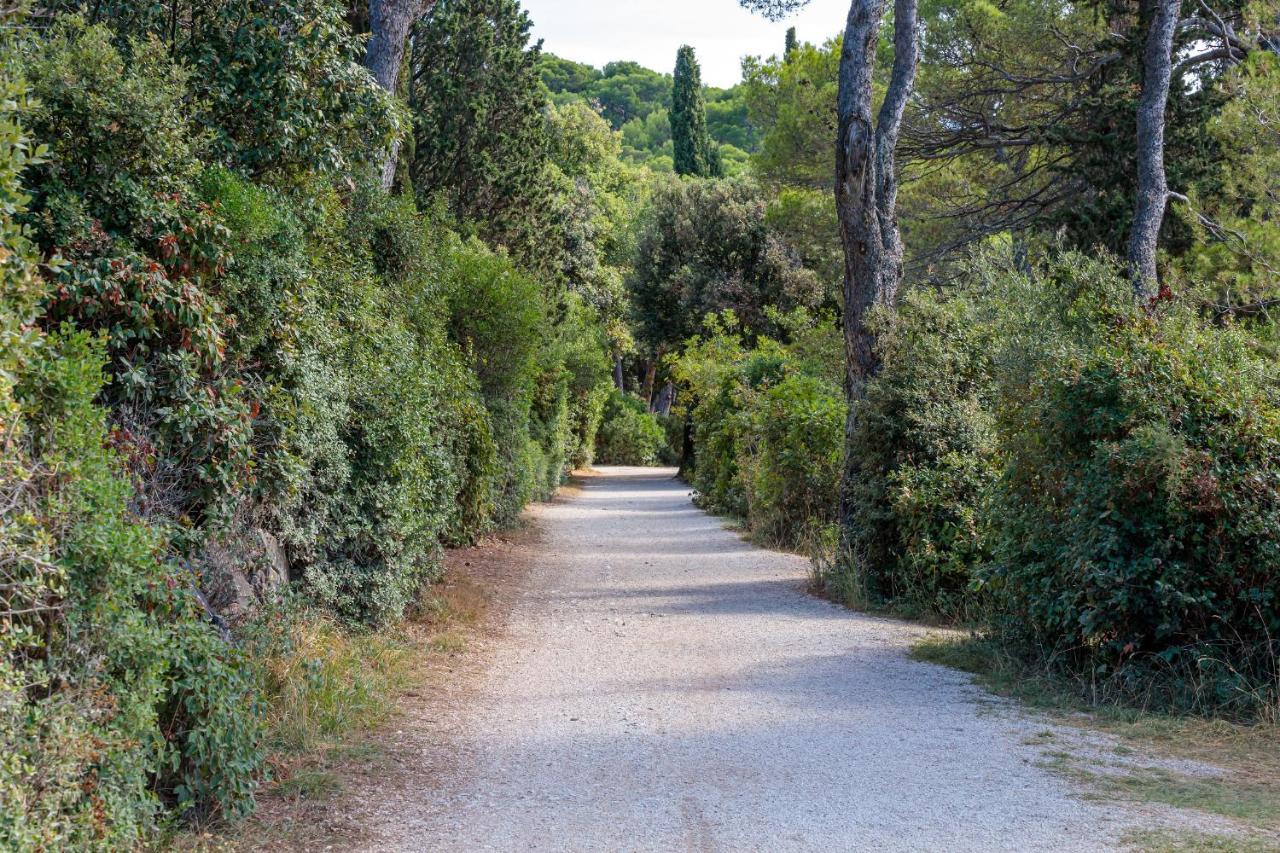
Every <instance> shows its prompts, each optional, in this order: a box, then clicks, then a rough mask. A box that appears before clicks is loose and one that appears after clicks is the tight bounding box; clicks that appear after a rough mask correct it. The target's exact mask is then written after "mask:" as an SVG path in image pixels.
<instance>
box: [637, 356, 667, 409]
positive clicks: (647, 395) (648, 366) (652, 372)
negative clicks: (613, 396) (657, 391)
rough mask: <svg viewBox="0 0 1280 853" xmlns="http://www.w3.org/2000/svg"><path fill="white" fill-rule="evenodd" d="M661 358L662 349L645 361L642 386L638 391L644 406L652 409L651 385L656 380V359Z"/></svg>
mask: <svg viewBox="0 0 1280 853" xmlns="http://www.w3.org/2000/svg"><path fill="white" fill-rule="evenodd" d="M661 358H662V350H658V353H657V355H655V356H654V357H653V358H652V359H651V360H649V361H648V362H646V363H645V369H644V387H643V388H642V389H641V391H640V396H641V397H642V398H643V399H644V406H645V408H646V409H647V410H648V411H650V412H652V411H653V386H654V383H656V382H657V380H658V361H659V360H660V359H661Z"/></svg>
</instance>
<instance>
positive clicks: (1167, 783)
mask: <svg viewBox="0 0 1280 853" xmlns="http://www.w3.org/2000/svg"><path fill="white" fill-rule="evenodd" d="M1090 775H1091V776H1092V778H1091V780H1090V781H1091V782H1092V784H1093V785H1095V786H1097V787H1098V788H1099V789H1101V790H1102V791H1104V792H1106V793H1110V794H1114V795H1116V796H1122V797H1126V798H1128V799H1134V800H1142V801H1144V802H1151V803H1164V804H1165V805H1167V806H1173V807H1174V808H1179V809H1195V810H1197V811H1203V812H1209V813H1210V814H1216V815H1220V816H1222V817H1226V818H1231V819H1232V820H1238V821H1240V822H1242V823H1247V824H1249V825H1250V826H1255V827H1259V828H1263V829H1266V828H1274V827H1276V826H1278V825H1280V790H1277V786H1276V785H1269V784H1257V783H1248V782H1242V781H1240V780H1237V779H1231V778H1226V777H1223V778H1212V777H1211V778H1203V777H1192V776H1184V775H1182V774H1179V773H1172V772H1170V771H1168V770H1164V769H1161V768H1145V769H1141V770H1133V771H1130V772H1126V773H1124V774H1121V775H1111V774H1090Z"/></svg>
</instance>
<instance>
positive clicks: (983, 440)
mask: <svg viewBox="0 0 1280 853" xmlns="http://www.w3.org/2000/svg"><path fill="white" fill-rule="evenodd" d="M879 325H880V329H879V331H880V347H881V353H880V354H881V358H882V359H883V364H884V367H883V371H882V372H881V374H880V375H879V376H878V377H876V378H875V379H874V380H873V381H872V382H870V383H869V384H868V386H867V395H866V399H865V400H864V401H863V402H862V403H861V404H860V405H859V407H858V411H857V420H856V424H857V427H856V429H857V432H856V438H855V443H854V446H855V447H856V449H857V450H856V455H855V456H854V457H853V458H852V460H851V461H850V464H851V465H852V466H853V468H852V470H853V472H854V473H853V474H852V476H851V477H850V483H851V485H850V487H849V493H848V495H847V500H848V501H849V507H850V511H851V512H850V518H851V527H850V529H849V530H848V531H846V543H845V547H846V548H847V549H848V552H847V553H844V554H841V555H839V557H838V559H837V560H836V562H835V563H833V565H832V566H831V570H830V571H829V573H828V575H827V577H826V578H824V580H825V581H826V582H827V583H828V584H829V585H831V587H832V589H833V590H834V591H835V592H837V593H838V594H840V595H841V596H843V597H845V598H847V599H850V600H853V601H857V602H859V603H866V604H872V605H874V606H879V607H892V608H894V609H896V610H899V611H904V612H909V613H916V614H929V615H938V616H943V617H947V618H952V619H957V618H958V619H976V618H981V617H982V616H983V615H984V614H983V613H982V612H981V606H980V596H979V595H978V594H977V593H976V592H975V591H974V585H975V584H974V574H975V572H976V570H977V569H979V568H980V567H982V566H983V565H985V563H986V562H987V561H988V559H989V557H990V543H989V534H988V531H987V529H986V518H985V515H984V514H983V507H984V502H985V501H986V499H987V495H988V491H989V489H990V487H991V483H992V481H993V479H994V477H995V476H996V473H997V470H998V465H997V462H996V458H995V451H996V447H995V443H996V438H995V425H994V415H993V413H992V398H993V396H994V388H993V385H994V379H993V377H992V375H991V353H992V349H993V346H992V332H991V322H990V318H989V317H988V316H984V315H983V314H982V312H981V311H980V310H979V309H978V307H977V306H976V304H975V302H974V301H973V299H972V298H971V297H969V296H968V295H966V294H965V293H960V294H957V295H954V296H951V297H947V298H944V297H939V296H936V295H934V294H932V293H931V292H926V291H914V292H912V293H911V294H909V295H908V297H907V298H906V299H905V300H904V303H903V305H902V306H901V308H900V310H899V312H898V313H897V315H896V316H895V317H893V318H891V319H889V318H880V320H879Z"/></svg>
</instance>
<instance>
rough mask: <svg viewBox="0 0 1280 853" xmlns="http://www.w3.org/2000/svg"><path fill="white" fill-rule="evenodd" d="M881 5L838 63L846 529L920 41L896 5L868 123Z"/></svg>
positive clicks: (889, 265) (903, 0) (853, 13)
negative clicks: (890, 58) (885, 68)
mask: <svg viewBox="0 0 1280 853" xmlns="http://www.w3.org/2000/svg"><path fill="white" fill-rule="evenodd" d="M885 6H886V2H885V0H853V3H852V5H851V7H850V9H849V20H848V24H847V27H846V29H845V37H844V47H843V51H842V53H841V57H840V94H839V102H838V113H839V137H838V139H837V141H836V150H837V153H836V209H837V212H838V213H839V218H840V236H841V242H842V243H843V246H844V255H845V278H844V330H845V366H846V371H845V393H846V395H847V397H848V403H849V409H848V415H847V419H846V421H845V474H844V483H843V487H842V489H841V502H840V504H841V505H840V518H841V522H842V527H843V528H844V529H845V530H847V529H848V528H849V523H848V522H849V521H850V517H851V513H852V506H851V501H850V496H851V494H852V489H851V486H853V485H854V482H855V478H856V477H857V475H858V473H857V465H856V461H857V448H856V447H855V446H854V442H855V437H856V432H857V415H858V404H859V403H860V402H861V400H862V399H863V397H864V395H865V393H866V391H865V389H866V382H867V380H868V379H870V378H871V377H873V376H875V374H876V373H878V372H879V370H880V360H879V355H878V353H877V341H876V336H875V333H874V332H873V331H872V330H871V329H870V328H869V327H868V325H867V319H868V317H867V315H868V313H869V312H870V311H871V310H872V309H873V308H875V307H876V306H884V307H889V308H891V307H892V306H893V304H894V300H895V299H896V297H897V293H898V284H899V282H900V281H901V279H902V240H901V238H900V236H899V233H898V221H897V197H898V182H897V174H896V162H895V151H896V149H897V145H898V135H899V131H900V129H901V126H902V114H903V110H904V109H905V108H906V103H907V98H908V96H909V95H910V94H911V89H912V86H913V85H914V82H915V69H916V62H917V55H918V52H919V39H918V32H917V30H918V28H917V15H916V0H896V3H895V6H894V63H893V72H892V76H891V78H890V81H889V88H888V91H887V92H886V94H885V100H884V102H883V104H882V105H881V107H880V113H879V116H878V117H877V119H876V122H875V123H874V124H873V123H872V103H873V91H872V81H873V77H874V72H875V59H876V46H877V43H878V40H879V34H880V25H881V21H882V20H883V18H884V11H885Z"/></svg>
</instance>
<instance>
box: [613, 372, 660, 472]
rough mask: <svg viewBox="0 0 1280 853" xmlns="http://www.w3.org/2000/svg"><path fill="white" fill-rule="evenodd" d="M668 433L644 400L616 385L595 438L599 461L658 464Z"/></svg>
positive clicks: (623, 463)
mask: <svg viewBox="0 0 1280 853" xmlns="http://www.w3.org/2000/svg"><path fill="white" fill-rule="evenodd" d="M666 442H667V436H666V432H664V431H663V429H662V426H661V425H660V424H659V423H658V419H657V418H656V417H655V416H654V415H652V414H651V413H650V412H649V410H648V409H647V408H646V407H645V405H644V403H643V402H642V401H641V400H640V399H638V398H636V397H633V396H632V395H630V394H625V393H623V392H621V391H618V390H617V389H616V388H615V389H613V390H612V391H611V392H610V394H609V399H608V401H607V402H606V403H605V407H604V420H603V421H602V422H601V424H600V433H599V436H598V437H597V439H596V461H597V462H599V463H600V464H602V465H656V464H658V458H659V456H660V454H661V453H662V448H663V446H664V445H666Z"/></svg>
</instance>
